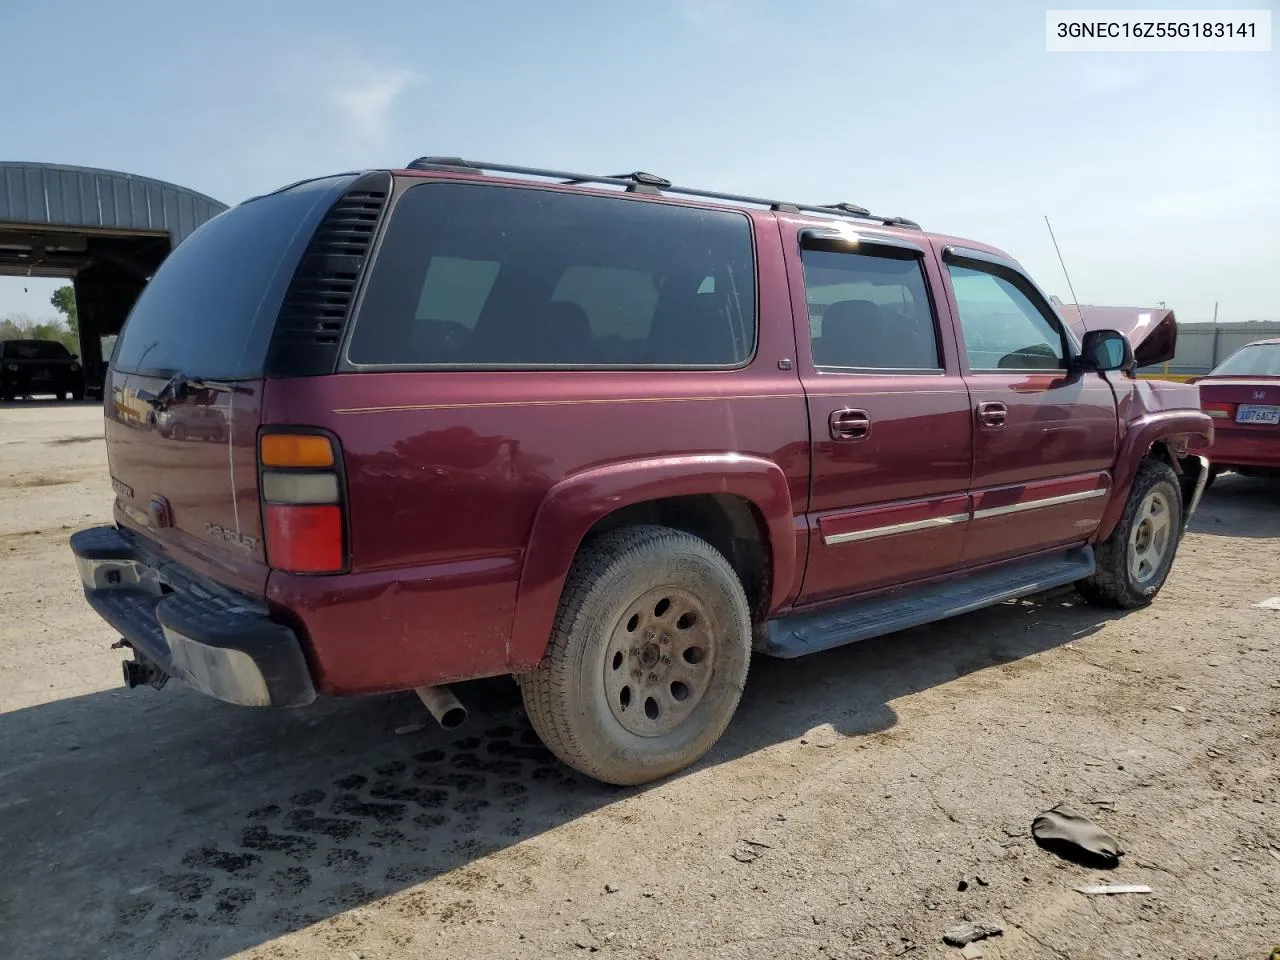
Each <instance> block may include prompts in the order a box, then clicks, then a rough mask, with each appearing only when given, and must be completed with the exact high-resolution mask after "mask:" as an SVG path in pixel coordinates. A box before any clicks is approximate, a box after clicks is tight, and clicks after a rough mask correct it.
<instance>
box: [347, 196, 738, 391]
mask: <svg viewBox="0 0 1280 960" xmlns="http://www.w3.org/2000/svg"><path fill="white" fill-rule="evenodd" d="M754 262H755V260H754V255H753V248H752V242H751V223H750V221H749V220H748V219H747V218H746V217H744V216H742V215H740V214H734V213H728V212H724V211H711V210H699V209H696V208H691V207H678V206H672V205H666V204H659V203H648V202H644V201H635V200H627V199H623V198H614V197H597V196H589V195H585V194H572V193H556V192H552V191H548V190H537V189H524V188H513V187H490V186H486V185H481V184H461V183H437V184H423V185H421V186H416V187H413V188H411V189H410V190H408V191H407V192H406V193H405V195H404V196H403V197H402V198H401V199H400V202H399V203H398V204H397V205H396V208H395V212H394V213H393V214H392V218H391V223H390V225H389V227H388V229H387V235H386V237H385V239H384V240H383V243H382V246H381V249H380V251H379V254H378V258H377V261H376V263H375V265H374V268H373V273H372V275H371V276H370V279H369V286H368V289H367V290H366V292H365V296H364V301H363V303H362V304H361V307H360V315H359V317H358V319H357V321H356V325H355V331H354V333H353V334H352V339H351V344H350V347H349V350H348V359H349V360H350V361H351V362H352V363H356V364H414V365H440V366H609V367H627V366H733V365H736V364H739V363H743V362H745V361H746V360H748V359H749V358H750V357H751V355H752V353H753V352H754V350H755V339H756V293H755V267H754Z"/></svg>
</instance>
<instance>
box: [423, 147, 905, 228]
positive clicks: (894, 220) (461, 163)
mask: <svg viewBox="0 0 1280 960" xmlns="http://www.w3.org/2000/svg"><path fill="white" fill-rule="evenodd" d="M406 169H409V170H438V171H444V172H449V171H455V172H465V173H480V174H483V173H486V172H489V171H492V172H494V173H511V174H515V175H516V176H522V177H542V178H545V179H548V180H558V181H560V183H562V184H566V185H569V184H572V185H577V184H584V183H599V184H605V185H607V186H613V187H622V188H624V189H625V190H626V191H627V192H628V193H645V194H659V195H660V194H664V193H673V194H678V195H680V196H685V197H698V198H700V199H704V200H724V201H726V202H728V203H744V204H751V205H753V206H763V207H768V208H769V209H770V210H773V211H776V212H779V213H800V212H802V211H803V212H806V213H819V214H823V215H825V216H834V217H852V218H854V219H858V220H871V221H874V222H876V223H882V224H884V225H885V226H888V227H906V228H908V229H913V230H919V229H920V224H918V223H916V222H915V221H914V220H908V219H907V218H906V217H883V216H880V215H879V214H875V213H871V212H870V211H869V210H867V208H866V207H860V206H858V205H857V204H855V203H833V204H810V203H788V202H786V201H783V200H770V199H768V198H766V197H749V196H746V195H744V194H738V193H719V192H717V191H714V190H699V189H695V188H693V187H676V186H673V185H672V183H671V181H670V180H668V179H666V178H665V177H660V176H658V175H657V174H654V173H646V172H644V171H643V170H636V171H634V172H632V173H619V174H612V175H608V176H601V175H595V174H590V173H569V172H567V171H564V170H544V169H542V168H540V167H517V166H513V165H511V164H505V163H486V162H483V161H479V160H464V159H462V158H461V157H418V159H416V160H414V161H412V162H411V163H409V164H408V166H407V168H406Z"/></svg>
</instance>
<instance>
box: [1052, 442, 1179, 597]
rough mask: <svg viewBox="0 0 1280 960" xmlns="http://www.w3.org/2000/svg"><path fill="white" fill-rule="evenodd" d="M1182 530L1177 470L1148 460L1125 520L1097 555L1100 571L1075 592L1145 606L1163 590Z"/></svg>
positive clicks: (1135, 483)
mask: <svg viewBox="0 0 1280 960" xmlns="http://www.w3.org/2000/svg"><path fill="white" fill-rule="evenodd" d="M1181 530H1182V493H1181V491H1180V490H1179V488H1178V478H1177V475H1176V474H1175V473H1174V472H1173V469H1172V468H1171V467H1170V466H1169V465H1168V464H1166V463H1161V462H1160V461H1159V460H1143V461H1142V463H1141V464H1139V466H1138V472H1137V474H1136V476H1134V478H1133V486H1132V487H1130V488H1129V500H1128V502H1127V503H1126V504H1125V508H1124V513H1123V514H1122V515H1121V517H1120V522H1119V523H1117V524H1116V528H1115V529H1114V530H1113V531H1111V536H1109V537H1107V539H1106V540H1105V541H1103V542H1102V543H1101V544H1099V545H1098V546H1097V548H1096V551H1095V556H1096V560H1097V569H1096V570H1095V571H1094V573H1093V576H1091V577H1089V578H1088V579H1087V580H1081V581H1080V582H1079V583H1077V584H1076V588H1077V589H1078V590H1079V591H1080V593H1081V594H1082V595H1083V596H1084V598H1085V599H1086V600H1088V601H1090V602H1091V603H1096V604H1099V605H1103V606H1110V607H1120V608H1121V609H1125V610H1132V609H1135V608H1137V607H1145V606H1146V605H1147V604H1149V603H1150V602H1151V601H1152V600H1154V599H1155V597H1156V594H1157V593H1159V592H1160V588H1161V587H1162V586H1164V582H1165V580H1166V579H1167V578H1168V576H1169V569H1170V568H1171V567H1172V566H1173V557H1174V554H1175V553H1176V552H1177V549H1178V539H1179V536H1180V531H1181Z"/></svg>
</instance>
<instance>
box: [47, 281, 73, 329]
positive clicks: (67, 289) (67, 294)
mask: <svg viewBox="0 0 1280 960" xmlns="http://www.w3.org/2000/svg"><path fill="white" fill-rule="evenodd" d="M49 302H50V303H51V304H53V308H54V309H55V310H57V311H58V312H59V313H60V314H62V316H63V318H64V319H65V320H66V321H67V327H68V328H69V329H70V330H71V332H72V334H74V335H75V336H77V337H78V336H79V334H80V313H79V311H78V310H77V309H76V288H75V287H73V286H71V284H67V285H66V286H62V287H59V288H58V289H57V290H55V291H53V296H51V297H50V298H49Z"/></svg>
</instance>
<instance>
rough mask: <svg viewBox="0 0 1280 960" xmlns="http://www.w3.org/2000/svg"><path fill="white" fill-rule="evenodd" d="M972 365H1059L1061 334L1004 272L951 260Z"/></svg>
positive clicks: (1051, 367)
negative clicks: (1005, 276)
mask: <svg viewBox="0 0 1280 960" xmlns="http://www.w3.org/2000/svg"><path fill="white" fill-rule="evenodd" d="M947 269H948V270H950V272H951V285H952V287H953V288H954V290H955V295H956V306H957V307H959V309H960V328H961V330H962V331H963V333H964V348H965V352H966V353H967V354H968V355H969V369H971V370H1060V369H1063V368H1064V367H1065V366H1066V364H1065V362H1064V360H1063V357H1064V353H1063V345H1062V333H1061V332H1060V330H1059V329H1058V327H1057V326H1055V325H1054V324H1053V323H1052V322H1050V320H1049V319H1048V318H1047V317H1045V315H1044V314H1042V313H1041V312H1040V311H1039V310H1038V309H1036V305H1035V304H1034V303H1032V302H1031V299H1030V298H1029V297H1028V296H1027V295H1026V294H1024V293H1023V292H1022V291H1021V290H1019V289H1018V288H1017V287H1016V286H1015V285H1014V284H1012V283H1010V282H1009V281H1008V280H1006V279H1005V278H1004V277H999V276H996V275H995V274H993V273H987V272H986V271H983V270H975V269H971V268H969V267H960V266H955V265H951V266H949V267H948V268H947Z"/></svg>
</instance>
